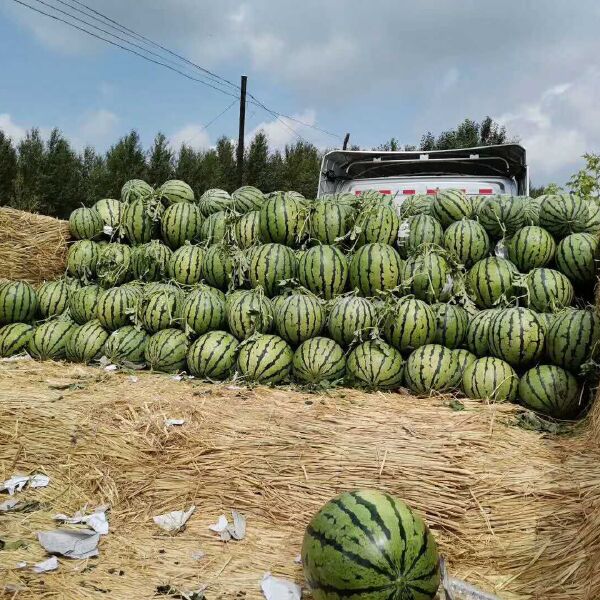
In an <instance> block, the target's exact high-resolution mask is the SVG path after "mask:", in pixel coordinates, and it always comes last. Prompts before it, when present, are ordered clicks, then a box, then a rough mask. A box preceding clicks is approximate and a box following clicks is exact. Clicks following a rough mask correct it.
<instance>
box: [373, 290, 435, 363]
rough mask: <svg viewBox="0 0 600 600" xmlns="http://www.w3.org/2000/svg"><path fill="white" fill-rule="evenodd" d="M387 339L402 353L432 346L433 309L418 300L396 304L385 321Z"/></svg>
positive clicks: (402, 301) (403, 299) (408, 299)
mask: <svg viewBox="0 0 600 600" xmlns="http://www.w3.org/2000/svg"><path fill="white" fill-rule="evenodd" d="M383 332H384V334H385V339H386V340H387V341H388V342H389V343H390V344H392V345H393V346H394V347H395V348H397V349H398V350H400V352H402V353H410V352H412V351H413V350H414V349H415V348H419V346H424V345H425V344H431V343H432V342H433V339H434V337H435V316H434V314H433V312H432V310H431V308H430V307H429V306H428V305H427V304H426V303H425V302H423V301H422V300H417V299H416V298H410V297H406V298H401V299H400V300H398V301H397V302H396V303H394V304H393V305H392V306H391V308H390V311H389V313H388V315H387V317H386V319H385V321H384V325H383Z"/></svg>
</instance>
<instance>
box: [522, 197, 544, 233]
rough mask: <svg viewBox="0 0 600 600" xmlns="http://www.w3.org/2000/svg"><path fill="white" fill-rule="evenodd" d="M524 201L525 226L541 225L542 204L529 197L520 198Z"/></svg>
mask: <svg viewBox="0 0 600 600" xmlns="http://www.w3.org/2000/svg"><path fill="white" fill-rule="evenodd" d="M519 198H521V199H522V201H523V214H524V217H525V219H524V221H523V224H524V225H535V226H537V225H539V224H540V203H539V202H537V201H536V200H535V199H534V198H529V196H519Z"/></svg>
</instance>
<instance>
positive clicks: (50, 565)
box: [25, 556, 58, 573]
mask: <svg viewBox="0 0 600 600" xmlns="http://www.w3.org/2000/svg"><path fill="white" fill-rule="evenodd" d="M25 564H27V563H25ZM56 569H58V559H57V558H56V556H51V557H50V558H49V559H48V560H44V561H42V562H39V563H36V564H35V565H33V567H32V570H33V572H34V573H46V572H47V571H56Z"/></svg>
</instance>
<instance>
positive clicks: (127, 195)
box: [121, 179, 154, 203]
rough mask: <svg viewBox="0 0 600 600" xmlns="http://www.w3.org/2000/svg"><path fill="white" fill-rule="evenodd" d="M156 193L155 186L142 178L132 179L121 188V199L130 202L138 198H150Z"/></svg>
mask: <svg viewBox="0 0 600 600" xmlns="http://www.w3.org/2000/svg"><path fill="white" fill-rule="evenodd" d="M153 194H154V188H153V187H152V186H151V185H149V184H147V183H146V182H145V181H142V180H141V179H130V180H129V181H126V182H125V183H124V184H123V187H122V188H121V201H122V202H126V203H130V202H135V201H136V200H138V199H146V198H150V197H151V196H152V195H153Z"/></svg>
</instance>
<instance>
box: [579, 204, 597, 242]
mask: <svg viewBox="0 0 600 600" xmlns="http://www.w3.org/2000/svg"><path fill="white" fill-rule="evenodd" d="M584 203H585V206H586V208H587V215H586V216H587V218H586V219H585V221H584V222H583V223H579V222H578V223H576V224H575V231H576V232H577V233H593V234H594V235H598V234H600V204H599V203H598V201H597V200H592V199H589V200H586V201H584Z"/></svg>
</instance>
